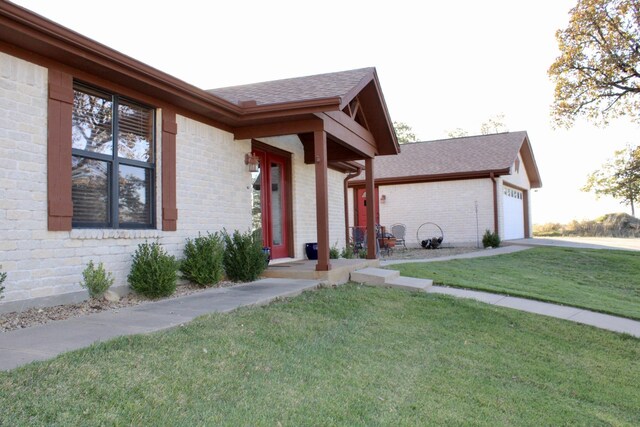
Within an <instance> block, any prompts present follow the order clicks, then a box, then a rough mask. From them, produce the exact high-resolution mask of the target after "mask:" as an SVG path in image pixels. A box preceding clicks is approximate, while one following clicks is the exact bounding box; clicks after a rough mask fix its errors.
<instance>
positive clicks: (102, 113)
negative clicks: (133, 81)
mask: <svg viewBox="0 0 640 427" xmlns="http://www.w3.org/2000/svg"><path fill="white" fill-rule="evenodd" d="M112 107H113V102H112V101H111V97H110V96H109V95H106V94H103V93H101V92H98V91H95V90H92V89H88V88H82V89H78V88H76V89H75V90H74V92H73V113H72V119H71V122H72V126H71V139H72V141H73V145H72V147H73V148H75V149H78V150H87V151H91V152H94V153H101V154H112V153H113V131H112V128H113V123H112V122H113V117H112V111H113V109H112Z"/></svg>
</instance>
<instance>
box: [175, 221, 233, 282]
mask: <svg viewBox="0 0 640 427" xmlns="http://www.w3.org/2000/svg"><path fill="white" fill-rule="evenodd" d="M223 257H224V244H223V242H222V238H221V237H220V235H219V234H218V233H213V234H211V233H207V235H206V236H198V237H196V238H195V239H193V240H191V239H187V243H186V245H185V246H184V259H183V260H182V263H181V265H180V270H181V271H182V274H183V275H184V277H185V278H187V279H189V280H190V281H192V282H195V283H197V284H198V285H200V286H203V287H206V286H213V285H215V284H217V283H218V282H219V281H220V280H221V279H222V274H223V265H222V261H223Z"/></svg>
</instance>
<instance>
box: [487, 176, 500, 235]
mask: <svg viewBox="0 0 640 427" xmlns="http://www.w3.org/2000/svg"><path fill="white" fill-rule="evenodd" d="M489 177H490V178H491V181H493V232H494V233H496V234H497V233H498V182H497V181H496V176H495V174H494V173H493V172H491V173H490V174H489Z"/></svg>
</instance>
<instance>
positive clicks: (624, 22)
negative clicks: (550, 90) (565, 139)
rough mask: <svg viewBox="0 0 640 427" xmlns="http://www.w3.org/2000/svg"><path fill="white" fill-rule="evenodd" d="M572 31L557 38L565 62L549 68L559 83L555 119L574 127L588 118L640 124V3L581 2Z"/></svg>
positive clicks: (614, 0)
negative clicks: (578, 120) (627, 118)
mask: <svg viewBox="0 0 640 427" xmlns="http://www.w3.org/2000/svg"><path fill="white" fill-rule="evenodd" d="M570 15H571V18H570V21H569V26H568V27H567V28H566V29H564V30H558V31H557V32H556V38H557V40H558V46H559V48H560V56H559V57H558V58H557V59H556V60H555V62H554V63H553V64H552V65H551V67H550V68H549V75H550V77H551V78H552V80H554V82H555V86H556V87H555V99H554V102H553V105H552V107H551V108H552V110H551V112H552V116H553V119H554V121H555V123H556V125H559V126H564V127H570V126H571V125H572V124H573V122H574V120H575V119H576V117H578V116H585V117H586V118H587V119H589V120H591V121H593V122H595V123H597V124H607V122H608V120H609V119H610V118H614V117H619V116H625V115H628V116H631V117H632V119H633V120H636V121H638V120H639V119H640V96H638V95H639V94H640V0H578V4H577V5H576V7H574V8H573V9H571V12H570Z"/></svg>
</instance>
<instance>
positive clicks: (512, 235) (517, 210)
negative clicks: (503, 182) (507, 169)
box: [502, 186, 524, 240]
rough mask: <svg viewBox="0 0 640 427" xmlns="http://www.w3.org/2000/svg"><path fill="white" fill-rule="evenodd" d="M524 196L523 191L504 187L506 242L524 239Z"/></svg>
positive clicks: (503, 202) (503, 203)
mask: <svg viewBox="0 0 640 427" xmlns="http://www.w3.org/2000/svg"><path fill="white" fill-rule="evenodd" d="M523 199H524V195H523V193H522V191H520V190H516V189H515V188H511V187H506V186H505V187H504V191H503V195H502V207H503V213H504V237H503V239H504V240H511V239H522V238H524V200H523Z"/></svg>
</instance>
